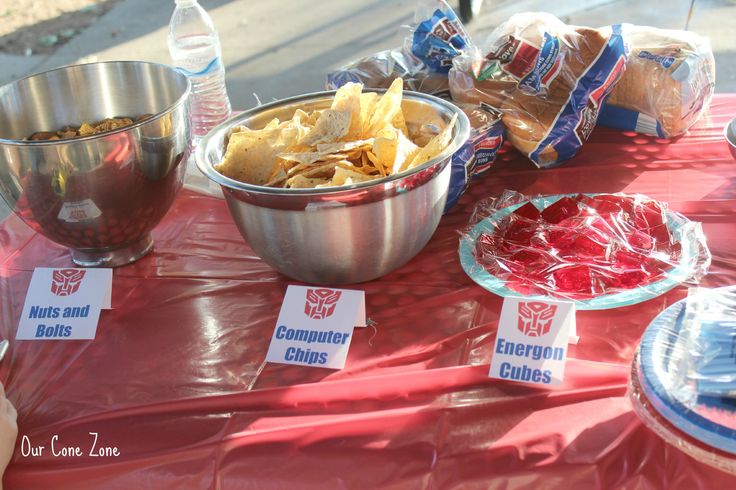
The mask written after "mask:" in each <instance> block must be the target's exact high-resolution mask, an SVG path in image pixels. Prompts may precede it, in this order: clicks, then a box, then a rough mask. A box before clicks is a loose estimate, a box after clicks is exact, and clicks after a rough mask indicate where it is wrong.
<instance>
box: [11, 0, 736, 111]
mask: <svg viewBox="0 0 736 490" xmlns="http://www.w3.org/2000/svg"><path fill="white" fill-rule="evenodd" d="M200 3H201V4H202V5H203V6H204V7H205V8H206V9H207V11H208V12H209V13H210V15H211V16H212V18H213V20H214V22H215V25H216V26H217V28H218V29H219V31H220V36H221V39H222V45H223V53H224V58H225V62H226V66H227V85H228V90H229V92H230V97H231V99H232V102H233V106H234V107H238V108H247V107H250V106H252V105H254V104H255V103H256V101H255V98H254V96H253V94H254V93H255V94H258V96H259V98H260V99H261V100H262V101H266V100H271V99H272V98H282V97H285V96H289V95H294V94H299V93H303V92H305V91H310V90H318V89H320V88H322V86H323V83H324V75H325V73H326V72H327V71H329V70H330V69H331V68H334V67H336V66H339V65H340V64H343V63H345V62H347V61H350V60H351V59H354V58H356V57H358V56H362V55H365V54H369V53H371V52H375V51H377V50H380V49H386V48H389V47H393V46H396V45H398V44H399V43H400V42H401V40H402V38H403V36H404V32H405V30H404V29H403V28H402V27H401V26H402V25H405V24H408V23H409V22H411V19H412V16H413V9H414V5H415V4H416V2H415V0H309V1H306V0H305V1H301V2H293V1H288V0H272V1H268V2H260V1H255V0H201V2H200ZM172 4H173V2H169V1H165V2H164V1H157V2H152V1H150V0H124V1H122V2H120V3H119V4H117V5H115V6H114V8H113V9H112V10H111V11H110V12H108V13H107V14H106V15H105V16H104V17H102V18H101V19H100V20H98V21H97V22H96V23H95V24H93V25H92V26H91V27H89V28H87V29H86V30H85V31H84V32H82V33H81V34H80V35H78V36H77V37H75V38H74V39H72V40H71V41H70V42H69V43H68V44H66V45H64V46H62V47H61V48H60V49H59V50H58V51H56V52H55V53H53V54H51V55H47V56H31V57H29V58H26V57H19V56H8V55H0V63H1V65H0V66H3V67H4V68H3V70H2V72H0V83H2V82H7V81H10V80H12V79H15V78H17V77H19V76H23V75H26V74H28V73H32V72H36V71H40V70H44V69H48V68H53V67H56V66H61V65H63V64H68V63H74V62H77V61H78V60H80V59H81V60H94V59H98V60H112V59H144V60H152V61H159V62H168V61H169V55H168V51H167V48H166V33H167V26H168V21H169V18H170V16H171V12H172V10H173V5H172ZM453 4H454V2H453ZM689 4H690V1H689V0H647V2H641V1H640V0H613V1H612V0H577V1H575V0H556V1H554V2H550V1H548V0H544V1H541V0H516V1H512V0H486V2H485V4H484V9H483V12H482V14H481V16H480V17H478V18H477V19H476V20H475V21H474V22H473V23H472V24H470V26H469V27H470V31H471V33H472V34H473V35H474V38H475V39H476V40H477V41H479V42H482V40H484V39H485V37H486V36H487V34H488V33H489V32H490V30H491V29H492V27H493V26H495V25H497V24H498V23H499V22H501V21H503V20H504V19H506V18H508V16H509V15H511V14H512V13H514V12H520V11H526V10H540V9H546V10H548V11H552V12H553V13H555V14H557V15H558V16H560V17H562V18H564V19H565V20H567V21H569V22H572V23H578V24H583V25H593V26H595V25H604V24H610V23H611V22H616V21H627V22H634V23H640V24H650V25H655V26H658V27H667V28H682V27H684V24H685V19H686V17H687V11H688V7H689ZM296 6H298V7H299V8H296ZM691 29H692V30H694V31H696V32H699V33H702V34H705V35H709V36H710V37H711V38H712V41H713V46H714V49H715V51H716V57H717V67H718V72H719V73H718V86H717V90H719V91H736V47H735V46H734V45H733V41H732V39H733V35H732V34H731V33H733V32H734V30H736V0H697V2H696V7H695V11H694V15H693V18H692V22H691Z"/></svg>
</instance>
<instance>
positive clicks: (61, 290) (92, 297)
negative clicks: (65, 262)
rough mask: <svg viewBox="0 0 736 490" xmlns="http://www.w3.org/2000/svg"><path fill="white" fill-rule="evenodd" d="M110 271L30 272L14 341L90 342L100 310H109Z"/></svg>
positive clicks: (42, 269)
mask: <svg viewBox="0 0 736 490" xmlns="http://www.w3.org/2000/svg"><path fill="white" fill-rule="evenodd" d="M111 295H112V269H49V268H41V267H39V268H37V269H36V270H34V271H33V276H32V277H31V284H30V286H29V287H28V292H27V293H26V301H25V304H24V305H23V313H22V314H21V317H20V323H19V324H18V332H17V334H16V336H15V338H16V339H18V340H74V339H94V338H95V334H96V332H97V321H98V320H99V317H100V309H102V308H110V306H111V305H110V298H111Z"/></svg>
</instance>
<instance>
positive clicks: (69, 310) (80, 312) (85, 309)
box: [62, 305, 90, 318]
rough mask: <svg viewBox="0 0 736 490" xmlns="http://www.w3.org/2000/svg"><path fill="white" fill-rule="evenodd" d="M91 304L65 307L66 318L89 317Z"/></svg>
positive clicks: (64, 315)
mask: <svg viewBox="0 0 736 490" xmlns="http://www.w3.org/2000/svg"><path fill="white" fill-rule="evenodd" d="M89 306H90V305H86V306H67V307H66V308H64V314H63V315H62V316H63V317H64V318H87V317H88V316H89Z"/></svg>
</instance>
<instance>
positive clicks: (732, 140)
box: [723, 118, 736, 160]
mask: <svg viewBox="0 0 736 490" xmlns="http://www.w3.org/2000/svg"><path fill="white" fill-rule="evenodd" d="M723 134H724V136H725V137H726V143H728V150H729V151H730V152H731V156H732V157H733V159H734V160H736V118H734V119H731V122H729V123H728V124H727V125H726V127H725V128H723Z"/></svg>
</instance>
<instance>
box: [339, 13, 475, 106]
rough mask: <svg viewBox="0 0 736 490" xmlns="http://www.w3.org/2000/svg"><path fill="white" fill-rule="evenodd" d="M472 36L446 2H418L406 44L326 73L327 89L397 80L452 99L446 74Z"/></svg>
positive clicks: (380, 85) (372, 85)
mask: <svg viewBox="0 0 736 490" xmlns="http://www.w3.org/2000/svg"><path fill="white" fill-rule="evenodd" d="M470 44H471V42H470V36H469V35H468V33H467V32H466V31H465V28H464V27H463V24H462V22H460V20H459V19H458V18H457V15H456V14H455V12H454V11H453V10H452V8H451V7H450V6H449V5H448V4H447V3H446V2H445V1H444V0H419V2H418V3H417V7H416V11H415V13H414V25H413V26H411V27H410V29H409V31H408V33H407V36H406V38H405V39H404V43H403V45H402V46H401V47H399V48H394V49H389V50H386V51H380V52H378V53H375V54H372V55H370V56H366V57H365V58H361V59H358V60H356V61H353V62H351V63H348V64H347V65H345V66H342V67H340V68H338V69H337V70H334V71H332V72H330V73H328V74H327V88H328V89H337V88H339V87H341V86H343V85H345V84H346V83H348V82H355V83H362V84H363V85H364V86H366V87H370V88H388V87H389V86H390V85H391V82H393V80H394V79H395V78H402V79H403V80H404V89H405V90H413V91H415V92H423V93H425V94H432V95H437V96H438V97H444V98H449V96H450V92H449V86H448V82H447V72H448V71H449V70H450V68H451V67H452V60H453V58H454V57H455V56H457V55H459V54H460V53H462V52H463V50H465V49H466V48H468V46H470Z"/></svg>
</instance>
